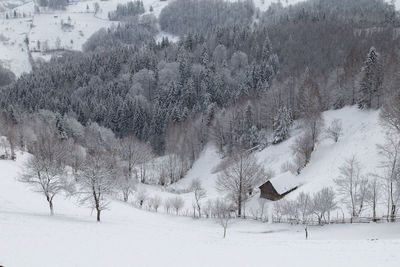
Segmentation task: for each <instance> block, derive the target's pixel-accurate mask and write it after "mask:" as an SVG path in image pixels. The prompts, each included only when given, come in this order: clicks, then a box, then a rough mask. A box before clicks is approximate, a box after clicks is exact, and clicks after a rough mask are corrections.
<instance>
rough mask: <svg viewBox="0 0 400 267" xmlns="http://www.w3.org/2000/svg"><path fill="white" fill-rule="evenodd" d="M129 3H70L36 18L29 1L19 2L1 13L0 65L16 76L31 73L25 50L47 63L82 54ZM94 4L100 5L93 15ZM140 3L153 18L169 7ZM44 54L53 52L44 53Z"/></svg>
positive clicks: (93, 0) (123, 0)
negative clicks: (61, 54)
mask: <svg viewBox="0 0 400 267" xmlns="http://www.w3.org/2000/svg"><path fill="white" fill-rule="evenodd" d="M128 1H129V0H109V1H98V0H88V1H72V3H71V4H70V5H69V6H67V9H66V10H65V11H60V10H48V11H45V12H41V13H39V14H38V13H36V12H35V6H34V3H33V2H32V1H29V2H28V1H25V2H22V1H20V2H18V3H19V4H20V5H19V6H18V7H15V8H12V9H7V10H6V11H4V12H1V10H0V62H1V63H2V64H3V65H4V66H5V67H7V68H9V69H11V70H12V71H13V72H14V73H15V74H16V75H17V76H19V75H21V74H22V73H24V72H29V71H30V70H31V64H30V59H29V53H28V50H29V51H31V53H32V57H33V59H38V58H42V59H43V60H48V59H50V58H51V56H52V55H53V54H56V53H57V50H60V49H66V50H78V51H79V50H82V45H83V44H84V43H85V42H86V40H87V39H88V38H89V37H90V36H91V35H92V34H93V33H94V32H96V31H98V30H99V29H101V28H108V27H110V26H111V25H113V24H115V22H111V21H109V20H108V17H107V16H108V12H110V11H113V10H115V9H116V7H117V5H118V4H121V3H126V2H128ZM0 3H1V2H0ZM95 3H98V4H99V11H98V12H97V13H96V14H95V11H94V5H95ZM143 3H144V8H145V10H146V13H150V12H149V10H150V6H152V7H153V12H152V14H155V15H156V16H158V14H159V13H160V12H161V10H162V8H163V7H164V6H165V5H167V4H168V2H167V1H157V0H145V1H143ZM15 5H17V4H15ZM14 12H15V13H14ZM7 16H8V19H7ZM63 24H64V25H66V24H68V27H62V26H63ZM26 38H28V40H29V43H28V47H27V44H26V43H25V40H26ZM44 50H51V51H53V52H49V53H45V52H44Z"/></svg>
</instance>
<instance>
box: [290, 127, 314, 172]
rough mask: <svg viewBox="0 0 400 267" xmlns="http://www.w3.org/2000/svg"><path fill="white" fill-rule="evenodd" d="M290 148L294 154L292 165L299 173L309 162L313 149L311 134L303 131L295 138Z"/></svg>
mask: <svg viewBox="0 0 400 267" xmlns="http://www.w3.org/2000/svg"><path fill="white" fill-rule="evenodd" d="M291 148H292V151H293V154H294V155H295V159H294V166H295V169H296V172H297V174H300V172H301V170H302V169H303V168H304V167H305V166H307V164H308V163H309V162H310V158H311V154H312V152H313V151H314V145H313V141H312V137H311V135H309V134H307V133H305V134H303V135H302V136H300V137H298V138H296V140H295V142H294V144H293V145H292V147H291Z"/></svg>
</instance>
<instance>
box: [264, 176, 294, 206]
mask: <svg viewBox="0 0 400 267" xmlns="http://www.w3.org/2000/svg"><path fill="white" fill-rule="evenodd" d="M297 186H298V182H297V179H296V178H295V177H294V176H293V175H292V174H290V173H284V174H282V175H280V176H277V177H274V178H272V179H270V180H269V181H267V182H265V183H264V184H262V185H261V186H260V187H259V189H260V198H265V199H269V200H272V201H276V200H279V199H281V198H283V197H284V196H286V195H287V194H289V193H290V192H292V191H294V190H296V189H297Z"/></svg>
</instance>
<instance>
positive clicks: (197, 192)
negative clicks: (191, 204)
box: [191, 178, 207, 218]
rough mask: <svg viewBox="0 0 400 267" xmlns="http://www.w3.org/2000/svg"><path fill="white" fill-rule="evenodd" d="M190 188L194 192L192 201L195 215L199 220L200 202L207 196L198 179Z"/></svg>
mask: <svg viewBox="0 0 400 267" xmlns="http://www.w3.org/2000/svg"><path fill="white" fill-rule="evenodd" d="M191 188H192V190H193V192H194V200H195V205H196V209H197V213H198V214H199V218H201V200H202V199H204V198H205V197H206V196H207V193H206V190H204V188H203V187H202V185H201V182H200V180H199V179H198V178H196V179H194V180H193V181H192V185H191Z"/></svg>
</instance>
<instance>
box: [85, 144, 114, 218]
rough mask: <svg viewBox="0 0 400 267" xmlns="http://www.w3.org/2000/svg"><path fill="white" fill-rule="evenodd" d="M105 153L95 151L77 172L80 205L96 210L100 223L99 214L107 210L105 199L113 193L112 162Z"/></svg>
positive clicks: (107, 202) (106, 200) (87, 157)
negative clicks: (86, 205)
mask: <svg viewBox="0 0 400 267" xmlns="http://www.w3.org/2000/svg"><path fill="white" fill-rule="evenodd" d="M105 153H106V152H103V151H100V150H96V151H92V152H91V153H90V154H88V155H87V156H86V160H85V162H84V164H83V167H82V170H81V171H80V172H79V180H78V181H79V190H78V192H77V193H78V194H79V196H80V201H81V203H84V204H89V205H90V207H91V208H92V209H96V212H97V216H96V219H97V221H98V222H99V221H100V215H101V212H102V211H103V210H105V209H107V208H108V204H109V201H108V199H107V197H108V196H109V195H110V194H112V193H113V192H114V189H115V184H116V181H115V179H114V177H115V176H114V173H113V172H114V171H115V170H114V164H115V163H114V162H113V159H112V158H110V157H108V156H107V155H106V154H105Z"/></svg>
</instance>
